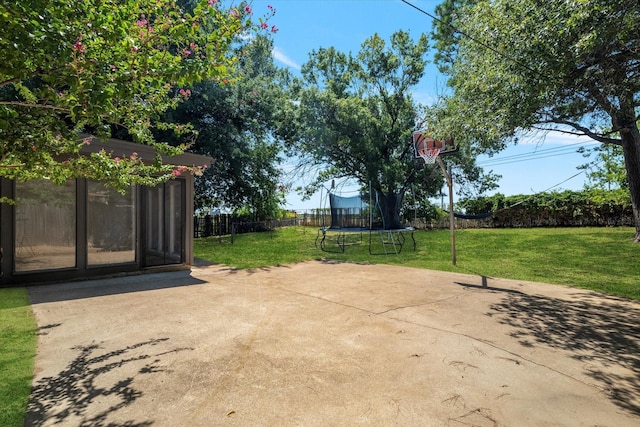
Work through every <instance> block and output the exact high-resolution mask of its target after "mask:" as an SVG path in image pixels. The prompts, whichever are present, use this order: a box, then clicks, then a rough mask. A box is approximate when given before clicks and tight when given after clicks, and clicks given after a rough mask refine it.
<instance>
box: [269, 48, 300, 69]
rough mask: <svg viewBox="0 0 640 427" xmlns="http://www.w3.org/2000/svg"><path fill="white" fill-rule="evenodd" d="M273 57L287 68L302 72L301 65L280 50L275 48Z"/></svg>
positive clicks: (272, 53) (272, 52)
mask: <svg viewBox="0 0 640 427" xmlns="http://www.w3.org/2000/svg"><path fill="white" fill-rule="evenodd" d="M271 56H273V59H275V60H276V61H279V62H282V63H283V64H284V65H286V66H287V67H291V68H293V69H296V70H300V68H301V67H300V65H299V64H298V63H297V62H295V61H294V60H293V59H291V58H289V57H288V56H287V55H286V54H285V53H284V52H283V51H282V50H281V49H280V48H278V47H274V48H273V50H272V51H271Z"/></svg>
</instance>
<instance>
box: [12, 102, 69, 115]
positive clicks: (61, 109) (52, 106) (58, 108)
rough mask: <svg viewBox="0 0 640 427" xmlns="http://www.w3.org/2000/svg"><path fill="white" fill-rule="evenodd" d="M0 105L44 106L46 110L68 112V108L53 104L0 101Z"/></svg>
mask: <svg viewBox="0 0 640 427" xmlns="http://www.w3.org/2000/svg"><path fill="white" fill-rule="evenodd" d="M0 105H15V106H18V107H26V108H45V109H47V110H55V111H64V112H65V113H68V112H69V109H68V108H62V107H56V106H55V105H47V104H31V103H29V102H19V101H0Z"/></svg>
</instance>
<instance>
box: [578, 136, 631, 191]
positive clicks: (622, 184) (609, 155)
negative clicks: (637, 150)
mask: <svg viewBox="0 0 640 427" xmlns="http://www.w3.org/2000/svg"><path fill="white" fill-rule="evenodd" d="M579 151H580V152H582V153H583V155H584V156H585V157H587V158H588V157H591V155H592V154H595V159H594V160H592V161H590V162H589V163H587V164H585V165H582V166H580V168H582V169H585V170H587V177H588V179H589V185H588V187H589V188H601V189H604V190H612V189H613V190H616V189H625V190H628V189H629V181H628V180H627V172H626V170H625V167H624V155H623V154H622V147H620V146H619V145H614V144H602V145H600V146H598V147H595V148H592V149H590V150H587V149H582V150H579Z"/></svg>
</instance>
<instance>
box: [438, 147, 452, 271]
mask: <svg viewBox="0 0 640 427" xmlns="http://www.w3.org/2000/svg"><path fill="white" fill-rule="evenodd" d="M436 162H438V165H439V166H440V169H442V174H443V175H444V178H445V179H446V181H447V187H449V230H450V232H451V263H452V264H453V265H456V223H455V216H454V214H453V180H452V179H451V175H450V174H449V173H448V172H447V167H446V166H445V164H444V162H443V161H442V159H441V158H440V156H438V157H436Z"/></svg>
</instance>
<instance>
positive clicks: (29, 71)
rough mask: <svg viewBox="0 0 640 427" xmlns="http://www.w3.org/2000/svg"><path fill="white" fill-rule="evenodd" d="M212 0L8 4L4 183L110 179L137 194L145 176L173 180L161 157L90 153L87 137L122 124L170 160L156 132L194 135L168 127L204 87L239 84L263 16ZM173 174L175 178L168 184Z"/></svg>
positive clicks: (2, 74)
mask: <svg viewBox="0 0 640 427" xmlns="http://www.w3.org/2000/svg"><path fill="white" fill-rule="evenodd" d="M219 4H220V3H218V2H214V1H211V2H207V1H205V0H203V1H200V2H199V3H197V4H196V5H195V6H193V7H192V8H191V10H190V11H189V13H185V12H184V11H183V10H182V9H181V8H180V7H179V6H177V5H176V3H174V2H166V1H161V0H124V1H120V0H106V1H100V2H95V1H91V0H61V1H56V2H55V3H51V2H49V1H43V0H29V1H24V2H3V3H2V4H1V5H0V50H1V51H2V52H3V61H2V62H1V63H0V176H3V177H7V178H15V179H20V180H28V179H34V178H42V177H48V178H51V179H52V180H54V181H55V182H58V183H60V182H64V181H66V180H68V179H69V178H75V177H89V178H95V179H105V180H107V181H109V182H110V183H111V184H113V185H115V186H116V187H119V188H123V187H127V186H128V185H129V184H130V183H131V182H135V180H134V177H136V176H144V179H143V181H145V182H148V181H152V180H153V177H155V176H158V174H159V175H160V176H161V178H159V179H160V180H161V179H163V178H164V179H167V178H169V177H170V176H171V175H170V173H171V170H172V168H171V166H168V165H163V164H162V163H161V162H160V160H159V159H158V160H157V161H156V162H154V163H152V164H143V163H142V162H140V161H138V160H137V159H119V160H122V161H120V162H118V161H116V159H115V158H112V156H111V154H110V153H108V152H103V153H100V154H96V155H92V156H87V157H85V156H80V155H79V151H80V148H81V147H82V143H81V141H80V137H79V134H80V133H81V132H88V133H92V134H96V135H98V136H101V137H104V136H108V135H110V133H111V129H112V127H113V126H117V127H120V128H124V129H126V133H127V134H128V135H129V136H130V137H131V138H132V139H133V140H134V141H135V142H140V143H144V144H149V145H153V146H155V147H156V149H157V150H158V151H159V152H162V153H164V154H176V153H179V152H181V151H182V150H184V148H185V146H184V145H180V146H178V147H175V148H174V147H171V146H170V145H168V144H165V143H162V142H161V141H156V140H155V139H154V137H153V132H152V130H153V128H154V127H157V128H160V129H174V130H175V131H176V132H178V133H179V134H180V133H184V132H186V131H187V130H188V128H187V127H184V126H182V127H179V128H178V127H177V126H172V125H171V124H168V123H161V122H159V121H158V119H159V117H160V115H161V114H162V112H164V111H166V110H167V109H169V108H172V107H174V106H175V105H177V104H178V103H179V102H181V101H182V100H184V99H185V98H186V97H188V93H187V92H185V91H184V90H183V88H184V87H186V86H188V85H191V84H193V83H195V82H197V81H200V80H204V79H207V80H216V81H222V80H224V79H231V78H232V74H233V68H234V67H235V66H236V63H237V61H238V58H237V56H235V55H233V53H232V50H231V46H232V44H233V43H234V42H235V40H237V39H238V37H239V36H240V35H242V34H243V33H245V32H246V31H248V30H249V29H252V28H254V24H252V22H251V10H250V8H249V7H248V6H246V7H245V5H244V4H242V5H241V6H240V7H238V8H236V9H233V10H231V11H229V10H225V9H223V8H222V7H221V6H219ZM162 177H163V178H162Z"/></svg>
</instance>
